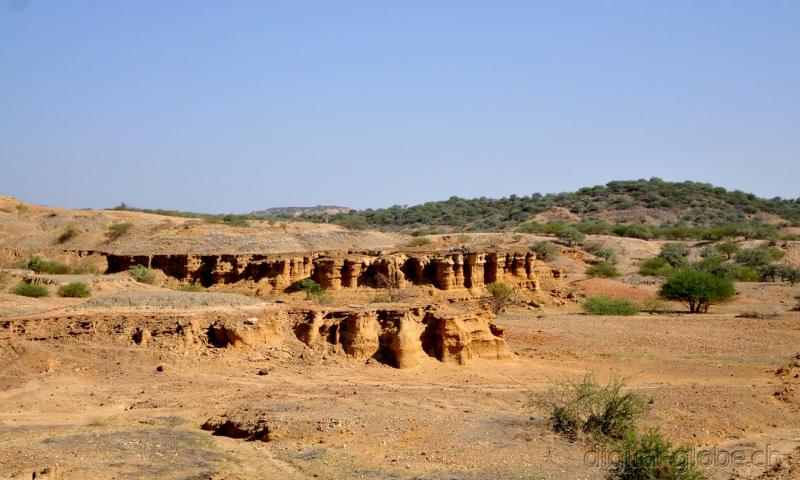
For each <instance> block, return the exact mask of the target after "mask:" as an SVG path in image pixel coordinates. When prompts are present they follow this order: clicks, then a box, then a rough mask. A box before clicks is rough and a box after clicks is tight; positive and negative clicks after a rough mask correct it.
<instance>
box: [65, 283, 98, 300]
mask: <svg viewBox="0 0 800 480" xmlns="http://www.w3.org/2000/svg"><path fill="white" fill-rule="evenodd" d="M91 294H92V292H91V290H90V289H89V286H88V285H86V284H85V283H83V282H72V283H68V284H66V285H61V286H60V287H58V296H59V297H67V298H86V297H88V296H89V295H91Z"/></svg>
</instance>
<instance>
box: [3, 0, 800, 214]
mask: <svg viewBox="0 0 800 480" xmlns="http://www.w3.org/2000/svg"><path fill="white" fill-rule="evenodd" d="M0 2H1V3H0V167H1V168H0V194H5V195H13V196H17V197H20V198H22V199H23V200H25V201H27V202H32V203H42V204H50V205H59V206H66V207H75V208H82V207H96V208H99V207H110V206H113V205H115V204H117V203H119V202H121V201H125V202H127V203H129V204H132V205H135V206H140V207H148V208H159V207H160V208H175V209H183V210H194V211H207V212H248V211H250V210H254V209H261V208H267V207H272V206H289V205H315V204H319V203H322V204H339V205H346V206H352V207H358V208H364V207H382V206H389V205H392V204H414V203H419V202H423V201H427V200H438V199H446V198H448V197H449V196H451V195H459V196H463V197H476V196H490V197H499V196H507V195H510V194H512V193H516V194H519V195H527V194H530V193H533V192H543V193H546V192H558V191H568V190H573V189H575V188H578V187H582V186H591V185H596V184H600V183H606V182H607V181H609V180H615V179H636V178H649V177H651V176H658V177H661V178H664V179H667V180H697V181H705V182H710V183H714V184H717V185H721V186H724V187H726V188H730V189H734V188H738V189H742V190H746V191H750V192H754V193H756V194H759V195H761V196H769V197H771V196H776V195H780V196H783V197H791V198H794V197H798V196H800V1H798V0H785V1H781V0H751V1H737V0H722V1H712V0H686V1H681V0H670V1H650V0H638V1H622V0H614V1H601V0H587V1H583V2H579V1H563V0H553V1H550V2H539V1H533V0H526V1H502V0H498V1H489V0H485V1H468V0H457V1H444V0H436V1H431V0H421V1H409V0H403V1H400V0H397V1H393V0H387V1H375V0H369V1H345V0H342V1H333V0H325V1H302V0H288V1H267V0H263V1H261V0H259V1H256V0H252V1H243V0H241V1H239V0H230V1H227V0H226V1H223V0H217V1H180V0H169V1H163V0H137V1H106V0H94V1H78V0H27V1H26V0H0Z"/></svg>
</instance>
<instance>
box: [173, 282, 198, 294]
mask: <svg viewBox="0 0 800 480" xmlns="http://www.w3.org/2000/svg"><path fill="white" fill-rule="evenodd" d="M178 290H180V291H182V292H202V291H203V290H205V289H204V288H203V286H202V285H200V284H199V283H195V282H192V283H185V284H183V285H181V286H180V287H178Z"/></svg>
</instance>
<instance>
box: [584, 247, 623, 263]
mask: <svg viewBox="0 0 800 480" xmlns="http://www.w3.org/2000/svg"><path fill="white" fill-rule="evenodd" d="M583 249H584V250H586V251H587V252H589V253H591V254H592V255H594V256H596V257H599V258H602V259H603V260H605V261H606V262H608V263H612V264H613V263H617V254H616V252H614V250H613V249H612V248H611V247H609V246H607V245H605V244H603V243H601V242H588V243H586V244H585V245H584V246H583Z"/></svg>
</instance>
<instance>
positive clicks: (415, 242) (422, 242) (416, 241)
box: [407, 237, 431, 247]
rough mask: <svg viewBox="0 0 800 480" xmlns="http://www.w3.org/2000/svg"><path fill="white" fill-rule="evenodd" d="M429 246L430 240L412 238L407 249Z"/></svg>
mask: <svg viewBox="0 0 800 480" xmlns="http://www.w3.org/2000/svg"><path fill="white" fill-rule="evenodd" d="M430 244H431V239H430V238H425V237H414V238H412V239H411V241H409V242H408V245H407V246H409V247H422V246H425V245H430Z"/></svg>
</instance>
